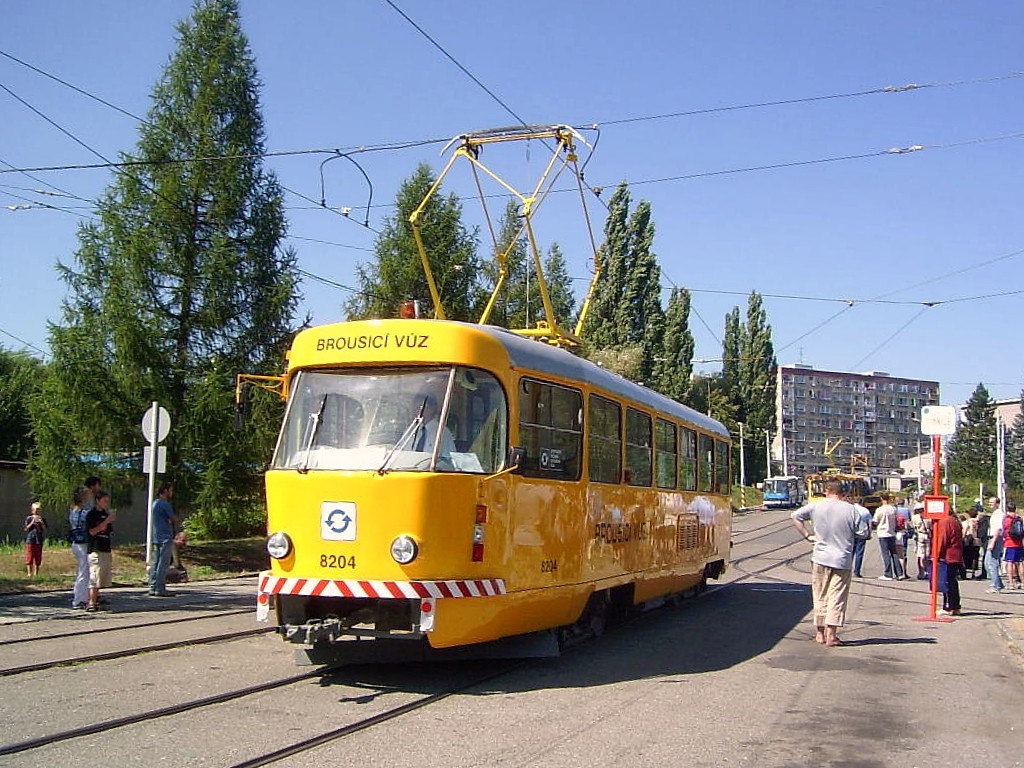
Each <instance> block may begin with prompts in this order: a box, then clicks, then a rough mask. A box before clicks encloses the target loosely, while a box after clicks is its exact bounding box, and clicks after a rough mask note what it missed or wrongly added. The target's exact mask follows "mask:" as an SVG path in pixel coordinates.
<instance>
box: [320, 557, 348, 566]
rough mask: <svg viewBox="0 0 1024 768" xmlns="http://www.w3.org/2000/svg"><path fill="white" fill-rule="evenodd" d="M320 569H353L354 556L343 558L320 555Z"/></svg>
mask: <svg viewBox="0 0 1024 768" xmlns="http://www.w3.org/2000/svg"><path fill="white" fill-rule="evenodd" d="M320 567H321V568H355V567H356V558H355V555H350V556H349V557H345V556H344V555H320Z"/></svg>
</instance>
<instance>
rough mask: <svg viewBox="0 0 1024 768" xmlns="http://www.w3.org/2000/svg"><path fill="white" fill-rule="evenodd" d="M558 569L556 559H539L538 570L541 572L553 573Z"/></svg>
mask: <svg viewBox="0 0 1024 768" xmlns="http://www.w3.org/2000/svg"><path fill="white" fill-rule="evenodd" d="M557 570H558V561H557V560H541V561H540V572H541V573H554V572H555V571H557Z"/></svg>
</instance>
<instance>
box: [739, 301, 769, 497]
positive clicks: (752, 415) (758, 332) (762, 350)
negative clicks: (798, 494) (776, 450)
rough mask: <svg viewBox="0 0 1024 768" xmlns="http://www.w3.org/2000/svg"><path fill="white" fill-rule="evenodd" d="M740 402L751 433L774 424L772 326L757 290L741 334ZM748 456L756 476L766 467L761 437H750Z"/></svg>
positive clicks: (745, 421)
mask: <svg viewBox="0 0 1024 768" xmlns="http://www.w3.org/2000/svg"><path fill="white" fill-rule="evenodd" d="M739 357H740V360H739V373H740V402H741V404H742V405H741V407H742V414H743V419H742V420H743V421H744V423H745V424H746V428H747V431H748V433H749V434H750V435H762V434H763V433H764V431H765V430H766V429H771V428H773V427H774V426H775V369H776V367H777V364H776V361H775V347H774V345H773V344H772V327H771V325H769V324H768V315H767V313H766V312H765V310H764V306H763V305H762V302H761V296H760V294H758V292H757V291H754V292H752V293H751V294H750V298H749V300H748V303H747V321H746V323H745V324H744V326H743V329H742V332H741V334H740V355H739ZM750 442H751V450H750V453H749V456H748V457H747V458H749V459H751V460H752V461H750V462H747V466H748V467H750V468H751V469H752V472H750V471H748V477H751V478H753V479H754V480H757V479H759V478H760V477H761V474H762V469H764V468H766V467H767V462H766V455H765V454H766V451H767V447H766V445H765V444H764V441H762V440H757V439H753V440H751V441H750Z"/></svg>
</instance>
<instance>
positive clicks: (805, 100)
mask: <svg viewBox="0 0 1024 768" xmlns="http://www.w3.org/2000/svg"><path fill="white" fill-rule="evenodd" d="M386 1H387V2H388V4H389V5H391V6H392V7H393V8H394V9H395V10H396V11H397V12H399V13H400V14H401V15H402V16H404V17H405V18H406V19H407V21H409V23H411V24H412V25H413V26H414V27H416V28H417V29H418V30H419V31H420V33H421V34H423V35H424V36H425V37H426V38H427V39H428V40H430V42H431V43H432V44H434V45H435V47H437V48H438V49H439V50H441V52H442V53H443V54H444V55H445V56H447V57H448V58H449V59H450V60H451V61H452V62H453V63H455V64H456V66H458V67H459V68H460V70H462V71H463V72H464V73H465V74H466V75H467V76H469V77H470V78H471V79H473V80H474V82H476V83H477V84H478V85H479V86H481V87H482V88H483V89H484V90H485V91H487V92H488V93H489V95H491V96H492V98H495V100H496V101H497V102H498V103H499V104H501V105H502V106H503V108H505V109H506V110H507V111H509V113H510V114H512V115H513V116H514V117H515V118H516V119H518V120H520V121H521V122H522V120H521V118H519V116H518V115H517V114H516V113H515V112H514V111H512V110H511V109H509V108H508V107H507V105H506V104H505V103H504V102H503V101H502V100H501V99H500V98H499V97H497V96H496V95H495V94H494V93H493V92H491V91H490V89H488V88H487V87H486V86H484V85H483V83H482V82H480V81H479V80H478V79H477V78H476V77H475V76H473V74H472V73H471V72H469V70H468V69H466V68H465V67H464V66H463V65H461V64H460V63H459V62H458V61H457V60H455V58H454V57H453V56H451V55H450V54H449V53H448V52H447V51H445V50H444V48H443V47H442V46H440V45H439V44H438V43H437V42H436V41H435V40H433V38H431V37H430V36H429V35H428V34H427V33H426V32H425V31H424V30H423V29H422V28H420V27H419V26H418V25H416V24H415V22H413V21H412V20H411V19H409V17H408V16H407V15H406V14H405V13H404V12H402V11H401V10H400V9H399V8H398V7H397V6H396V5H395V4H394V3H392V2H390V0H386ZM0 54H4V55H5V56H7V58H9V59H12V60H14V61H16V62H18V63H20V64H23V65H24V66H27V67H29V68H30V69H33V70H34V71H37V72H39V73H40V74H42V75H45V76H47V77H50V78H51V79H54V80H56V81H57V82H60V83H62V84H64V85H66V86H67V87H70V88H72V89H74V90H76V91H78V92H80V93H82V94H83V95H86V96H89V97H90V98H95V99H96V100H97V101H99V102H100V103H103V104H105V105H106V106H108V107H111V108H114V109H117V110H118V111H119V112H122V113H124V114H125V115H127V116H129V117H132V118H134V119H137V120H142V118H139V117H138V116H136V115H133V114H132V113H130V112H128V111H127V110H123V109H121V108H119V107H116V106H115V105H113V104H110V103H109V102H107V101H106V100H103V99H100V98H98V97H94V96H93V95H92V94H89V93H88V92H86V91H84V90H82V89H79V88H78V87H77V86H73V85H71V84H70V83H67V81H64V80H62V79H60V78H57V77H55V76H52V75H49V73H46V72H44V71H42V70H40V69H38V68H36V67H34V66H33V65H30V64H28V63H27V62H24V61H22V60H20V59H18V58H17V57H13V56H10V55H7V54H6V53H5V52H3V51H0ZM1022 76H1024V73H1017V72H1015V73H1010V74H1007V75H1002V76H999V77H991V78H977V79H974V80H962V81H950V82H948V83H925V84H923V85H919V84H915V83H911V84H908V85H907V86H887V87H885V88H876V89H869V90H865V91H859V92H851V93H840V94H831V95H824V96H811V97H801V98H795V99H784V100H778V101H774V102H758V103H751V104H740V105H732V106H725V107H713V108H707V109H701V110H690V111H688V112H677V113H668V114H662V115H650V116H640V117H635V118H622V119H618V120H611V121H605V122H604V125H615V124H626V123H633V122H640V121H643V120H654V119H667V118H670V117H685V116H690V115H697V114H703V113H712V112H720V111H734V110H740V109H759V108H765V107H775V106H787V105H792V104H799V103H809V102H814V101H824V100H830V99H840V98H857V97H861V96H866V95H872V94H879V95H880V94H891V93H903V92H910V91H913V90H919V89H922V88H936V87H953V86H960V85H969V84H974V83H982V82H992V81H995V80H1000V79H1012V78H1019V77H1022ZM1022 136H1024V134H1022V133H1016V134H1009V135H1004V136H996V137H986V138H978V139H970V140H966V141H962V142H954V143H948V144H932V145H911V146H908V147H902V148H900V147H894V148H891V149H888V150H879V151H877V152H872V153H866V154H862V155H846V156H841V157H834V158H820V159H817V160H809V161H795V162H787V163H776V164H769V165H762V166H751V167H748V168H740V169H727V170H720V171H710V172H703V173H698V174H688V175H686V176H677V177H665V178H659V179H644V180H638V181H633V182H627V183H629V184H631V185H641V184H652V183H663V182H666V181H675V180H683V179H688V178H702V177H706V176H717V175H725V174H732V173H741V172H753V171H763V170H773V169H777V168H786V167H796V166H800V165H811V164H816V163H822V162H837V161H842V160H853V159H867V158H874V157H879V156H883V155H889V154H906V153H911V152H918V151H921V150H924V149H931V148H950V147H957V146H966V145H968V144H978V143H984V142H989V141H998V140H1005V139H1009V138H1020V137H1022ZM440 141H442V139H434V140H423V141H421V142H406V143H404V145H405V146H413V145H417V144H420V145H422V144H425V143H437V142H440ZM402 145H403V143H398V142H396V143H393V144H391V145H380V146H378V147H372V146H371V147H360V148H359V150H360V151H367V152H369V151H384V150H386V149H398V148H401V147H402ZM321 152H323V153H337V152H338V150H336V149H335V150H316V149H314V150H297V151H288V152H286V153H285V152H282V153H271V152H267V153H261V156H263V157H271V156H275V155H278V154H315V153H321ZM216 159H219V158H196V159H195V161H197V162H198V161H204V162H209V161H213V160H216ZM188 161H189V160H188V159H184V160H178V161H177V162H188ZM108 165H111V166H112V165H114V164H108ZM91 167H100V165H99V164H94V165H93V166H91ZM11 170H12V171H13V170H19V169H11ZM28 170H30V171H31V170H36V169H28ZM40 170H42V169H40ZM2 172H5V171H4V170H3V169H0V173H2ZM285 190H286V191H288V192H290V193H292V194H295V195H297V196H299V197H301V198H302V199H305V200H307V201H309V202H312V203H315V202H316V201H314V200H312V198H309V197H306V196H304V195H302V194H301V193H297V192H295V191H294V190H291V189H288V188H285ZM556 191H568V190H556ZM44 207H46V206H44ZM48 207H55V206H48ZM320 207H323V206H320ZM375 207H386V206H375ZM368 209H369V207H367V212H368ZM328 210H331V211H332V212H334V213H338V214H339V215H344V214H340V212H339V211H336V210H335V209H330V208H329V209H328ZM67 212H71V211H67ZM77 215H81V214H77ZM346 218H350V217H348V216H346ZM350 220H351V218H350ZM356 223H359V222H356ZM374 231H375V230H374ZM366 250H370V249H366ZM980 266H983V265H977V266H976V267H970V268H978V267H980ZM970 268H968V269H970ZM939 279H942V278H941V277H939V278H933V279H932V280H930V281H926V282H934V281H936V280H939ZM692 290H693V292H695V293H697V292H702V291H701V289H692ZM708 292H710V291H708ZM737 293H739V292H737ZM1014 293H1016V292H1008V293H1005V294H990V295H989V296H987V297H981V298H990V297H996V296H1001V295H1013V294H1014ZM762 295H763V296H766V297H773V295H771V294H762ZM776 298H790V297H786V296H784V295H779V296H777V297H776ZM792 298H796V297H792ZM971 298H972V297H962V298H958V299H950V300H946V301H947V302H951V301H968V300H971ZM973 298H979V297H973ZM806 299H807V300H819V301H843V300H842V299H832V298H827V297H806ZM857 303H884V302H882V301H881V300H876V301H872V300H859V301H858V302H857ZM889 303H906V304H926V302H911V301H907V302H889ZM935 303H943V302H932V303H931V304H935ZM851 307H852V305H851ZM849 308H850V307H846V308H844V310H843V311H846V309H849ZM695 313H696V311H695ZM698 317H699V314H698ZM699 319H700V320H701V322H702V323H704V325H705V326H706V327H707V323H705V322H704V320H703V318H700V317H699ZM826 322H828V321H826ZM818 327H820V326H818ZM708 330H709V331H710V328H708ZM811 332H813V330H812V331H811ZM805 335H807V334H805ZM712 336H714V333H712ZM715 338H716V341H717V337H715ZM801 338H803V337H801Z"/></svg>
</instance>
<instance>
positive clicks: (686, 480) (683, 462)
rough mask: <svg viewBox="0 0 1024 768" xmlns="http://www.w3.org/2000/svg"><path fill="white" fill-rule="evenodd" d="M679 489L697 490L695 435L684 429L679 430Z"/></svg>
mask: <svg viewBox="0 0 1024 768" xmlns="http://www.w3.org/2000/svg"><path fill="white" fill-rule="evenodd" d="M679 487H680V488H681V489H682V490H684V491H695V490H697V433H696V432H694V431H693V430H692V429H687V428H686V427H680V428H679Z"/></svg>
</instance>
